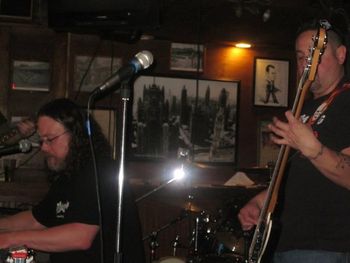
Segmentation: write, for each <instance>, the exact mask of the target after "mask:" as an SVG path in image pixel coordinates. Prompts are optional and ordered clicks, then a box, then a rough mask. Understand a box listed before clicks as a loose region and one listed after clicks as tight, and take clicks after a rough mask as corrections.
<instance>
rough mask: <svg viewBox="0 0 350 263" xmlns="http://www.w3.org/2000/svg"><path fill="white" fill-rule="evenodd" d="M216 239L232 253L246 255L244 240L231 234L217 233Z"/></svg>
mask: <svg viewBox="0 0 350 263" xmlns="http://www.w3.org/2000/svg"><path fill="white" fill-rule="evenodd" d="M215 237H216V238H217V240H218V241H219V243H222V244H223V245H224V246H225V247H226V248H227V249H229V250H230V251H232V252H233V253H236V254H239V255H242V256H243V255H244V245H245V244H244V238H243V237H240V238H238V237H236V236H235V235H233V234H232V233H230V232H217V233H216V234H215Z"/></svg>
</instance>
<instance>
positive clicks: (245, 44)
mask: <svg viewBox="0 0 350 263" xmlns="http://www.w3.org/2000/svg"><path fill="white" fill-rule="evenodd" d="M235 47H238V48H251V47H252V45H251V44H249V43H245V42H240V43H237V44H236V45H235Z"/></svg>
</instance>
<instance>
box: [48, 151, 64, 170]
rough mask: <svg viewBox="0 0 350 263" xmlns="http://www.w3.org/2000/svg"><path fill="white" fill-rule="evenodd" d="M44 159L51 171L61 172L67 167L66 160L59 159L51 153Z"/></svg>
mask: <svg viewBox="0 0 350 263" xmlns="http://www.w3.org/2000/svg"><path fill="white" fill-rule="evenodd" d="M45 161H46V165H47V167H48V168H49V170H51V171H53V172H62V171H63V170H65V169H66V167H67V162H66V160H65V159H59V158H57V157H54V156H52V155H48V156H46V158H45Z"/></svg>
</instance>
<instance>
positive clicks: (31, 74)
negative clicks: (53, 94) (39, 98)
mask: <svg viewBox="0 0 350 263" xmlns="http://www.w3.org/2000/svg"><path fill="white" fill-rule="evenodd" d="M50 81H51V73H50V63H49V62H46V61H32V60H30V61H29V60H13V62H12V84H11V88H12V89H13V90H26V91H49V90H50Z"/></svg>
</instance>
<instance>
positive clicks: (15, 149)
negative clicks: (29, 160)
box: [0, 140, 32, 157]
mask: <svg viewBox="0 0 350 263" xmlns="http://www.w3.org/2000/svg"><path fill="white" fill-rule="evenodd" d="M31 149H32V143H31V142H30V141H29V140H20V141H19V142H18V143H17V144H13V145H9V146H3V147H0V157H1V156H5V155H10V154H15V153H27V152H29V151H30V150H31Z"/></svg>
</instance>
